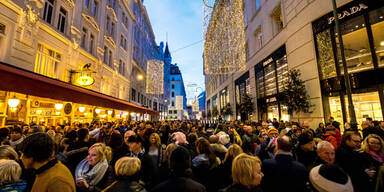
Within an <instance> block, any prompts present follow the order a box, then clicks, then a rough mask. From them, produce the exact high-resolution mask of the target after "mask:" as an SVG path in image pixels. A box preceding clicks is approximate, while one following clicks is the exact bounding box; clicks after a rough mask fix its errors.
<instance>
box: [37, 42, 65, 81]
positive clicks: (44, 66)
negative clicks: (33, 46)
mask: <svg viewBox="0 0 384 192" xmlns="http://www.w3.org/2000/svg"><path fill="white" fill-rule="evenodd" d="M60 61H61V54H60V53H57V52H56V51H54V50H52V49H48V48H47V47H45V46H43V45H42V44H38V46H37V54H36V60H35V70H34V71H35V73H39V74H42V75H45V76H48V77H52V78H56V69H57V68H58V65H59V63H60Z"/></svg>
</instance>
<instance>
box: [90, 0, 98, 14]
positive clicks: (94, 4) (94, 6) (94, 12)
mask: <svg viewBox="0 0 384 192" xmlns="http://www.w3.org/2000/svg"><path fill="white" fill-rule="evenodd" d="M98 6H99V3H98V2H97V1H94V2H93V4H92V10H91V12H92V15H93V16H96V14H97V7H98Z"/></svg>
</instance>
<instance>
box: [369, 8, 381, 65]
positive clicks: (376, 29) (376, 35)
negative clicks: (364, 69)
mask: <svg viewBox="0 0 384 192" xmlns="http://www.w3.org/2000/svg"><path fill="white" fill-rule="evenodd" d="M369 20H370V23H371V28H372V34H373V39H374V47H375V51H376V55H377V62H378V66H379V67H384V8H380V9H376V10H374V11H371V12H370V13H369Z"/></svg>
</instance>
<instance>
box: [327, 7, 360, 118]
mask: <svg viewBox="0 0 384 192" xmlns="http://www.w3.org/2000/svg"><path fill="white" fill-rule="evenodd" d="M332 5H333V16H334V17H335V28H336V33H337V38H338V39H339V44H340V55H341V61H342V64H343V70H344V80H345V87H346V89H347V96H348V111H349V117H350V119H351V124H355V123H356V114H355V107H354V106H353V101H352V90H351V81H350V79H349V75H348V68H347V61H346V60H345V55H344V44H343V37H342V35H341V32H340V26H339V17H338V14H337V5H336V0H332Z"/></svg>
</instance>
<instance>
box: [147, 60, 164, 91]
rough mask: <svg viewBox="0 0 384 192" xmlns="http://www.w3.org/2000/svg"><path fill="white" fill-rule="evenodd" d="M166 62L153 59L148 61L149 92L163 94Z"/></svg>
mask: <svg viewBox="0 0 384 192" xmlns="http://www.w3.org/2000/svg"><path fill="white" fill-rule="evenodd" d="M163 80H164V63H163V61H161V60H157V59H152V60H148V62H147V78H146V92H147V93H148V94H163Z"/></svg>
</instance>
